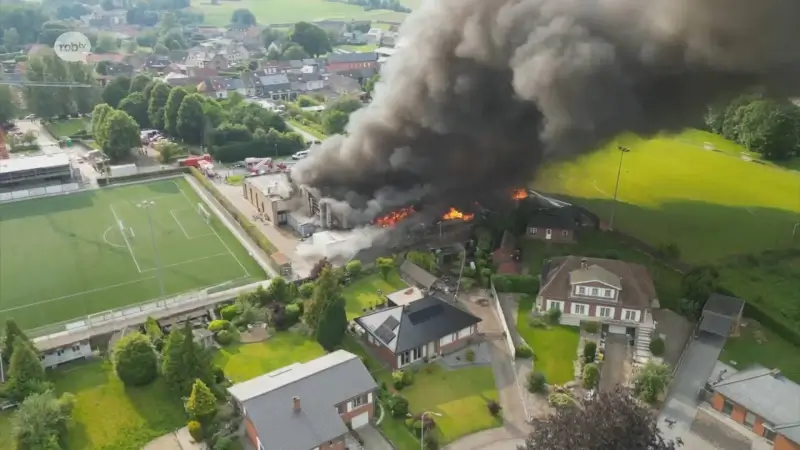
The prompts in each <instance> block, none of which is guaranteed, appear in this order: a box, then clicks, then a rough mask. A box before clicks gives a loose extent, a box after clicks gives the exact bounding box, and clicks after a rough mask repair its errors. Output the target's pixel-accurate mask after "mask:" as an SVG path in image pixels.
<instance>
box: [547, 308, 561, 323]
mask: <svg viewBox="0 0 800 450" xmlns="http://www.w3.org/2000/svg"><path fill="white" fill-rule="evenodd" d="M547 319H548V320H549V321H550V323H552V324H553V325H558V323H559V322H560V321H561V310H560V309H558V308H550V309H549V310H548V311H547Z"/></svg>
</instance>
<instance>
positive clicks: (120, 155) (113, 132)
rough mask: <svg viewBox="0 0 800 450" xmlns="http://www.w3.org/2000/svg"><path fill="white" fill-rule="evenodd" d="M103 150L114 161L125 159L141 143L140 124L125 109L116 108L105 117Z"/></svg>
mask: <svg viewBox="0 0 800 450" xmlns="http://www.w3.org/2000/svg"><path fill="white" fill-rule="evenodd" d="M104 127H105V132H104V135H105V142H103V144H104V145H103V152H104V153H105V154H106V155H108V157H109V158H111V160H112V161H122V160H125V159H126V158H127V157H128V156H130V154H131V149H133V148H134V147H138V146H139V145H140V139H139V124H137V123H136V121H135V120H133V117H131V116H130V115H128V113H126V112H125V111H119V110H114V111H111V112H109V113H108V115H106V118H105V125H104Z"/></svg>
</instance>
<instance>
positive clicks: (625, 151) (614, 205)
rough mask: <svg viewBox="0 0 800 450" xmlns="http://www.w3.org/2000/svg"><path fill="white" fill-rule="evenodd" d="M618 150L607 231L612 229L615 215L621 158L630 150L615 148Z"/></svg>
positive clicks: (620, 147) (621, 147)
mask: <svg viewBox="0 0 800 450" xmlns="http://www.w3.org/2000/svg"><path fill="white" fill-rule="evenodd" d="M617 148H618V149H619V167H618V168H617V183H616V184H615V185H614V203H612V204H611V219H610V220H609V221H608V229H609V230H613V229H614V217H615V216H616V214H617V193H618V192H619V177H620V175H622V157H623V156H625V153H628V152H629V151H631V149H629V148H627V147H623V146H621V145H620V146H617Z"/></svg>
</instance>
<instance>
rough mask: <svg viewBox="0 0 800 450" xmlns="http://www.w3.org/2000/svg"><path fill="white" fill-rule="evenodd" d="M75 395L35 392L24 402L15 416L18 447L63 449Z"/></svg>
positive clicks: (21, 449) (15, 438)
mask: <svg viewBox="0 0 800 450" xmlns="http://www.w3.org/2000/svg"><path fill="white" fill-rule="evenodd" d="M74 407H75V396H74V395H72V394H70V393H66V394H64V395H62V396H61V398H56V396H55V394H54V393H53V391H46V392H43V393H41V394H33V395H31V396H29V397H28V398H26V399H25V401H23V402H22V404H21V405H20V407H19V409H18V410H17V412H16V413H15V414H14V417H13V419H12V423H13V426H12V430H13V434H14V435H13V439H14V442H15V444H16V448H17V450H62V449H63V448H66V438H67V432H68V426H69V422H70V418H71V417H72V411H73V409H74Z"/></svg>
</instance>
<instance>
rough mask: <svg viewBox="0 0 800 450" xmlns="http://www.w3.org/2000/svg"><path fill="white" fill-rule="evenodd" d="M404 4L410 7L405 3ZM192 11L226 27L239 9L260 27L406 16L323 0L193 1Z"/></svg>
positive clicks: (208, 22) (211, 23)
mask: <svg viewBox="0 0 800 450" xmlns="http://www.w3.org/2000/svg"><path fill="white" fill-rule="evenodd" d="M402 3H403V4H409V3H408V0H404V1H403V2H402ZM414 3H419V0H411V2H410V4H409V6H411V7H412V8H413V7H415V6H416V5H414ZM192 6H193V7H194V9H196V10H200V11H202V12H203V14H204V16H205V20H204V24H206V25H216V26H227V25H228V24H230V22H231V15H232V14H233V12H234V11H235V10H237V9H239V8H246V9H249V10H250V11H252V12H253V15H255V16H256V20H257V21H258V23H259V24H262V25H268V24H289V23H294V22H299V21H314V20H324V19H338V20H386V21H397V22H401V21H403V20H404V19H405V17H406V16H407V14H405V13H397V12H394V11H389V10H374V11H366V10H364V8H363V7H361V6H357V5H349V4H347V3H345V2H333V1H325V0H274V1H264V0H241V1H236V2H224V1H223V2H219V5H212V4H211V2H193V5H192Z"/></svg>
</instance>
